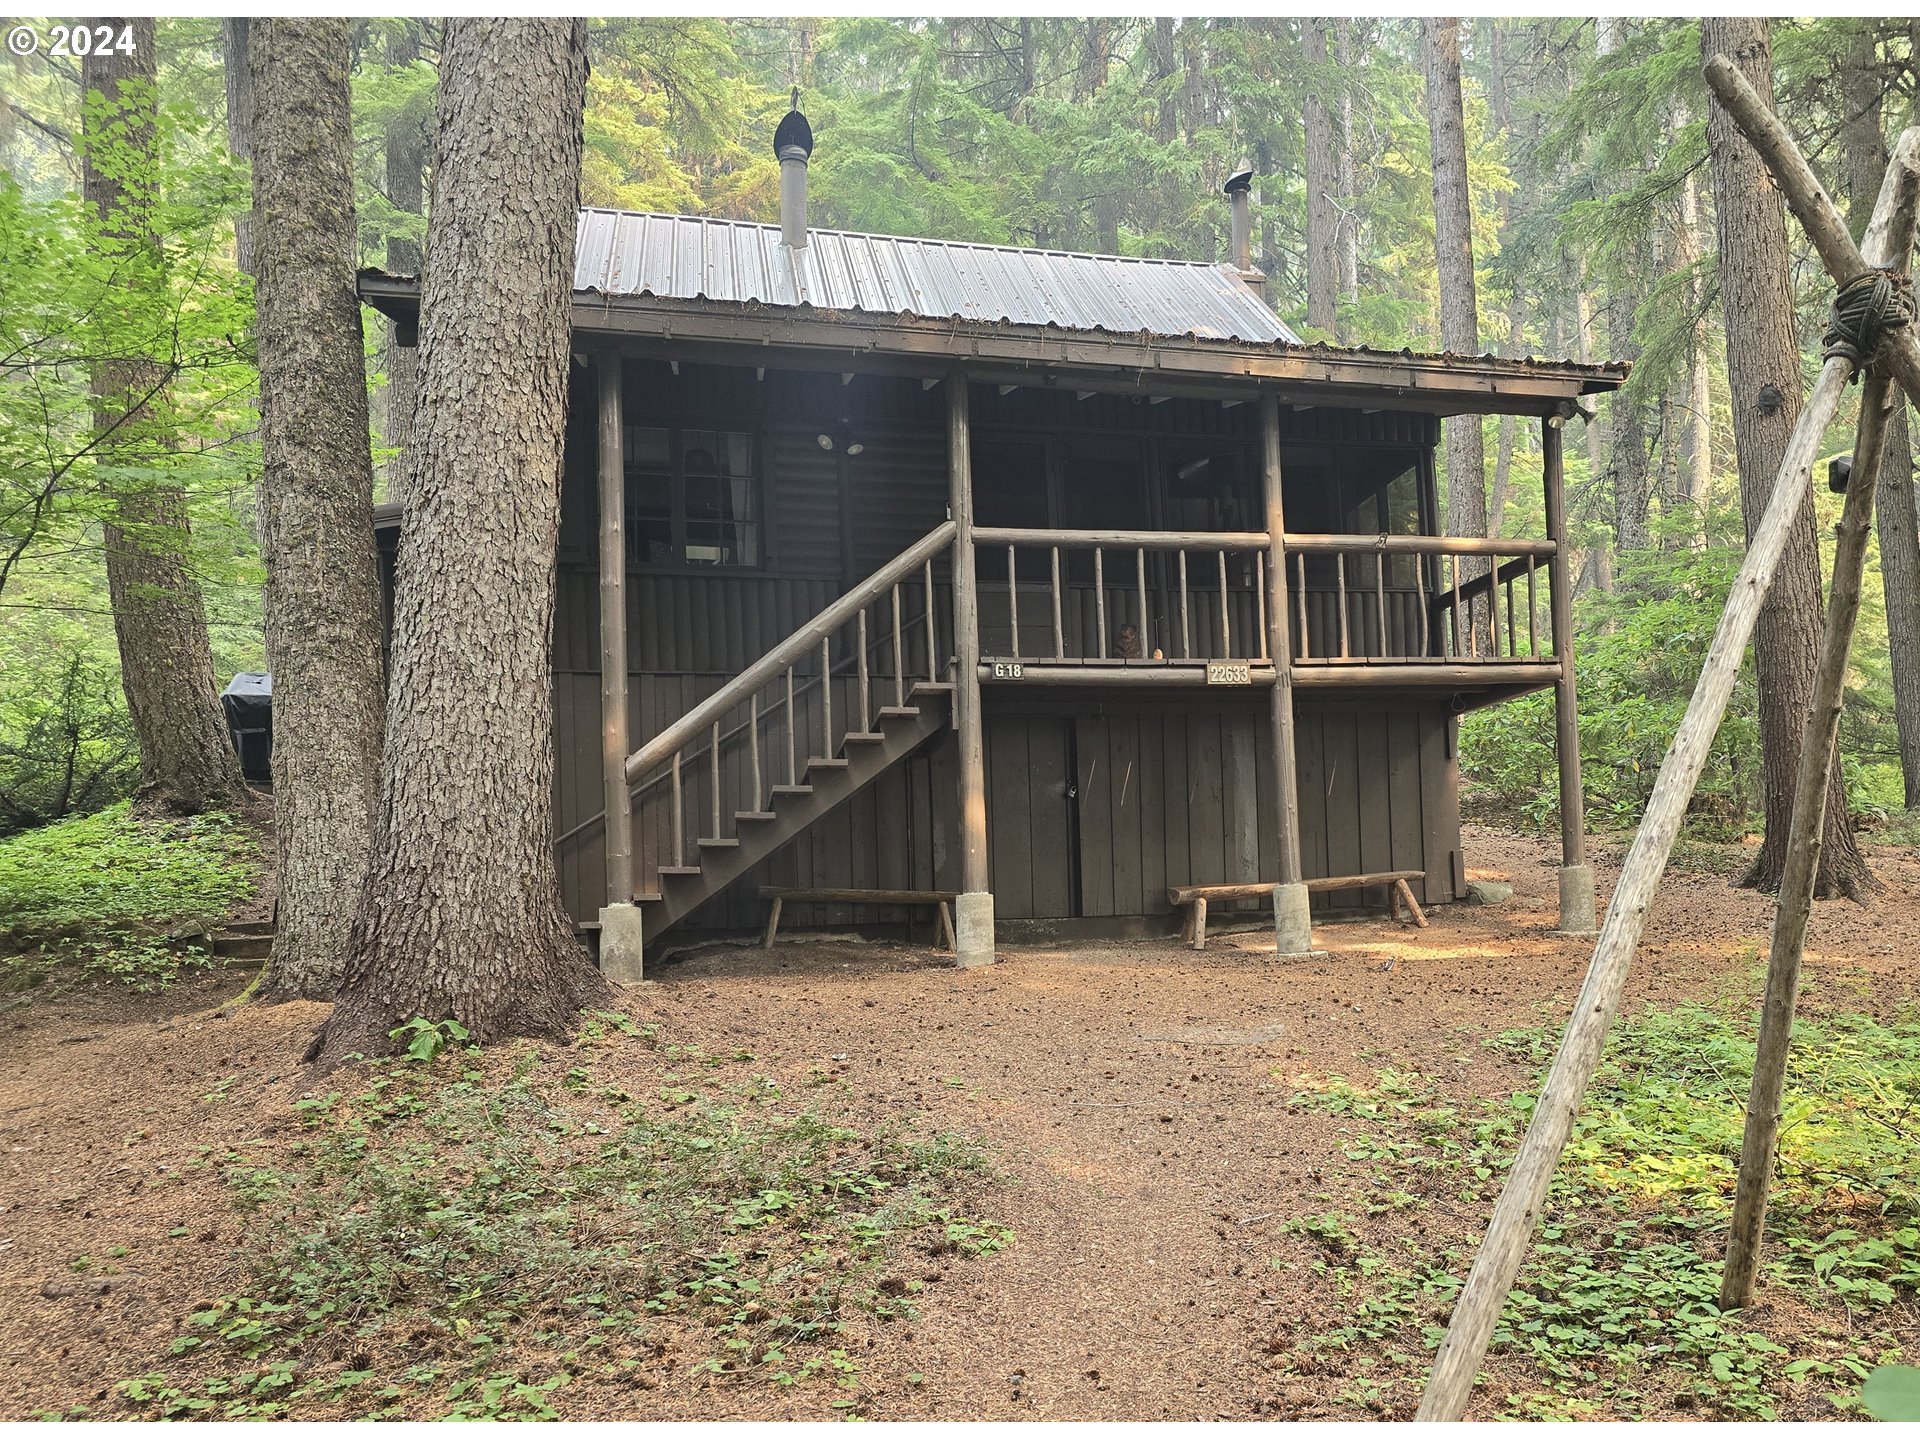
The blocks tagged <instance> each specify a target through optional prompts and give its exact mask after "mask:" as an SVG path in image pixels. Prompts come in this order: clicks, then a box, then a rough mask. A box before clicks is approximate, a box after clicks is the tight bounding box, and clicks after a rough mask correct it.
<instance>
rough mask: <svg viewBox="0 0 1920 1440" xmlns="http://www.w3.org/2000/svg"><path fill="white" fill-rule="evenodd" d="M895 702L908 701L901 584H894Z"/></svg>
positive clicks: (904, 702) (896, 706)
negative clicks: (901, 621) (901, 627)
mask: <svg viewBox="0 0 1920 1440" xmlns="http://www.w3.org/2000/svg"><path fill="white" fill-rule="evenodd" d="M893 703H894V706H895V708H901V707H904V706H905V705H906V703H907V646H906V640H905V637H903V636H902V635H901V633H900V584H899V582H898V581H895V582H894V586H893Z"/></svg>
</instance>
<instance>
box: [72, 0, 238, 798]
mask: <svg viewBox="0 0 1920 1440" xmlns="http://www.w3.org/2000/svg"><path fill="white" fill-rule="evenodd" d="M100 23H102V24H104V25H107V26H110V27H111V28H112V29H113V31H114V33H116V34H118V33H119V32H120V30H121V29H122V27H125V26H131V27H132V32H133V49H132V53H127V52H125V51H122V50H120V49H118V48H117V47H105V46H103V47H101V49H100V50H98V51H95V52H94V53H92V54H89V55H88V56H87V57H86V59H85V60H84V61H83V62H82V66H81V78H82V83H83V85H84V87H85V89H86V91H87V92H88V93H89V95H92V94H95V93H97V94H98V95H99V96H100V97H101V98H100V102H99V107H100V108H94V106H93V105H92V104H91V103H90V104H89V107H88V111H87V127H86V132H87V133H86V146H85V156H84V163H83V171H82V177H81V183H82V187H83V190H84V192H85V195H86V201H87V205H88V208H89V209H90V210H91V211H92V212H93V214H94V215H96V216H97V217H98V219H99V223H100V234H99V242H98V243H99V244H100V245H101V247H102V248H103V249H106V250H108V251H110V252H111V258H112V261H113V263H114V264H115V266H116V267H117V269H118V273H119V274H120V276H121V277H122V279H121V285H122V289H123V291H124V292H125V293H126V295H127V296H128V301H127V303H128V305H129V306H143V305H144V306H148V307H149V308H151V309H152V310H153V311H154V316H153V318H154V322H155V324H156V325H159V324H162V323H164V321H163V317H162V315H161V314H160V313H159V312H160V307H161V305H162V304H163V302H164V295H163V294H162V291H163V288H164V286H165V280H166V277H165V274H164V269H163V267H164V261H163V259H162V257H161V253H160V245H159V240H158V237H157V236H155V235H154V233H153V228H152V209H151V207H152V204H153V201H154V198H155V187H156V185H157V184H158V160H157V157H156V155H155V151H154V139H155V136H154V126H155V118H156V92H155V83H154V24H153V21H152V19H150V18H149V19H110V20H103V21H101V22H100ZM164 386H165V372H164V370H163V368H162V367H161V366H160V364H158V363H157V362H156V361H154V360H152V359H150V358H143V357H136V356H130V355H129V356H111V357H104V356H103V357H102V358H100V359H99V360H97V361H96V362H95V363H94V366H93V372H92V390H93V395H94V426H95V430H96V431H97V433H98V434H99V436H100V438H99V441H98V443H97V444H96V445H95V447H94V456H95V458H96V460H97V461H98V463H99V474H100V476H101V480H102V484H103V485H104V486H105V488H106V490H107V492H108V515H107V519H106V521H105V523H104V525H103V526H102V530H103V540H104V543H105V546H106V554H107V588H108V592H109V594H110V596H111V598H112V604H113V630H114V638H115V640H116V641H117V642H118V644H119V650H120V683H121V686H122V688H123V689H124V690H125V692H126V697H127V710H128V712H129V714H130V715H131V717H132V720H133V729H134V734H135V735H136V736H137V737H138V738H139V741H140V797H141V801H142V803H143V804H146V805H150V806H152V807H154V808H156V809H160V810H166V811H172V812H175V813H179V814H187V815H195V814H199V813H201V812H202V811H206V810H220V809H230V808H233V807H235V806H241V805H245V804H247V803H248V801H249V800H250V798H251V796H250V794H249V792H248V790H247V787H246V784H245V782H244V781H243V780H242V779H241V778H240V764H239V761H238V760H236V759H235V758H234V753H233V747H232V745H231V744H230V743H229V742H228V739H227V730H226V723H225V722H224V721H223V720H222V719H221V715H220V698H219V695H218V692H217V687H216V686H215V684H214V677H213V656H212V651H211V649H210V647H209V645H208V641H207V614H206V609H205V606H204V604H203V602H202V600H201V596H200V586H199V582H198V581H197V580H195V578H194V575H193V571H192V568H191V566H190V564H189V549H190V537H189V534H188V528H187V500H186V494H185V492H184V491H183V490H182V489H181V487H180V486H179V485H177V484H175V483H174V482H173V481H171V480H170V479H168V478H166V476H167V469H166V463H165V462H166V457H167V455H168V454H169V453H170V452H171V450H172V449H173V440H172V435H171V433H170V428H169V422H168V420H167V417H166V415H165V413H164V410H165V394H164Z"/></svg>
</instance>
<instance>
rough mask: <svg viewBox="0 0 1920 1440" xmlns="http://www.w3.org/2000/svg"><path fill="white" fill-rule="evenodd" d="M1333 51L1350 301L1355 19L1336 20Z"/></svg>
mask: <svg viewBox="0 0 1920 1440" xmlns="http://www.w3.org/2000/svg"><path fill="white" fill-rule="evenodd" d="M1333 53H1334V58H1335V59H1336V60H1338V61H1339V62H1340V164H1339V179H1340V224H1339V249H1340V297H1341V298H1342V299H1343V300H1345V301H1346V302H1347V303H1348V304H1352V303H1353V302H1354V301H1356V300H1358V299H1359V298H1360V218H1359V216H1358V214H1357V213H1356V210H1357V205H1356V202H1355V197H1356V196H1357V195H1358V194H1359V181H1358V178H1357V177H1356V175H1355V173H1354V170H1355V162H1354V154H1353V66H1354V58H1353V21H1351V20H1348V19H1344V18H1343V19H1339V20H1335V21H1334V22H1333Z"/></svg>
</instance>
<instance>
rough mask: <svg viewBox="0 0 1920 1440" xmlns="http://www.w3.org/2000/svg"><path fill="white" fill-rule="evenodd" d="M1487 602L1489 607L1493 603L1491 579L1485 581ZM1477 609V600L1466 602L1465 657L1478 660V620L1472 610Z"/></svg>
mask: <svg viewBox="0 0 1920 1440" xmlns="http://www.w3.org/2000/svg"><path fill="white" fill-rule="evenodd" d="M1456 583H1458V577H1456ZM1487 604H1488V606H1489V607H1491V606H1492V604H1493V582H1492V581H1491V580H1489V581H1488V582H1487ZM1477 609H1479V602H1478V601H1477V600H1476V601H1470V602H1468V605H1467V658H1469V659H1471V660H1478V659H1479V658H1480V621H1479V619H1478V618H1477V617H1476V616H1475V615H1474V611H1475V610H1477Z"/></svg>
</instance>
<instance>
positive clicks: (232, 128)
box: [220, 15, 253, 275]
mask: <svg viewBox="0 0 1920 1440" xmlns="http://www.w3.org/2000/svg"><path fill="white" fill-rule="evenodd" d="M252 24H253V22H252V21H251V20H249V19H247V18H246V16H244V15H229V16H227V17H226V19H224V20H222V21H221V22H220V40H221V50H222V52H223V58H224V62H225V63H224V65H223V67H222V68H223V69H224V71H225V75H226V82H227V151H228V153H229V154H231V155H232V156H233V158H234V159H236V160H248V161H251V160H252V159H253V72H252V64H251V61H250V59H249V57H248V49H249V44H248V42H249V40H250V38H251V36H250V30H249V27H250V26H251V25H252ZM233 263H234V264H236V265H238V266H239V267H240V268H241V269H242V270H243V271H245V272H246V273H247V274H249V275H251V274H253V215H252V214H251V213H250V212H249V211H246V210H241V211H239V212H237V213H236V214H235V215H234V217H233Z"/></svg>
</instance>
